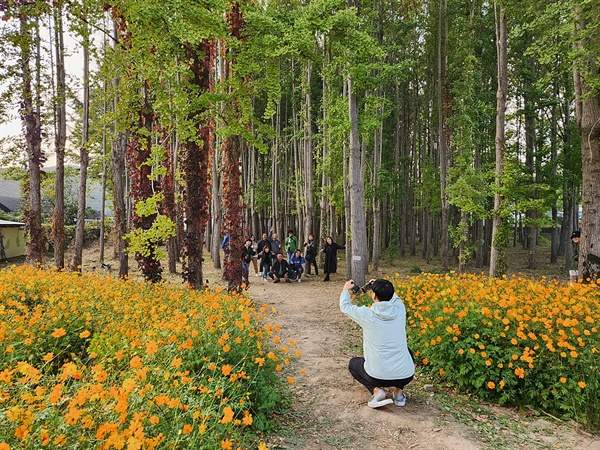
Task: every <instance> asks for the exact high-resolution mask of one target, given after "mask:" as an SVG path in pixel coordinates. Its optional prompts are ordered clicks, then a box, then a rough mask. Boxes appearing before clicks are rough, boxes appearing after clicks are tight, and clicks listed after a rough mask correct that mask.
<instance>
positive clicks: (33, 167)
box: [19, 14, 46, 264]
mask: <svg viewBox="0 0 600 450" xmlns="http://www.w3.org/2000/svg"><path fill="white" fill-rule="evenodd" d="M19 20H20V24H19V25H20V33H21V36H20V37H21V42H20V45H21V49H20V50H21V55H20V56H21V83H22V84H21V91H22V94H21V95H22V98H21V109H20V112H21V120H22V122H23V128H24V130H25V145H26V147H27V160H28V168H29V186H28V189H29V205H28V208H27V211H26V213H25V222H26V230H27V234H28V236H29V240H28V242H27V261H28V262H30V263H33V264H43V262H44V252H45V249H44V235H43V233H42V196H41V167H42V165H43V164H44V161H45V160H46V159H45V157H44V154H43V152H42V118H41V111H40V100H39V89H40V85H39V82H38V81H37V80H39V76H36V82H35V85H34V86H35V87H34V86H32V84H33V83H34V80H33V74H32V70H31V58H32V57H33V55H32V49H31V46H32V44H33V43H34V42H36V41H37V43H38V46H39V42H40V41H39V35H38V34H39V32H38V24H37V22H33V23H32V22H31V21H30V20H29V18H28V17H27V15H26V14H21V15H20V16H19ZM32 30H33V31H35V33H36V36H37V39H34V37H33V36H32V35H31V34H32ZM37 55H38V56H37V57H36V58H35V71H36V73H38V72H39V71H40V64H41V61H40V60H39V49H38V50H37Z"/></svg>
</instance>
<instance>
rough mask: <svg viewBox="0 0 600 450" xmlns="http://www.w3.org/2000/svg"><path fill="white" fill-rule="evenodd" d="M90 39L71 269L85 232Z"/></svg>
mask: <svg viewBox="0 0 600 450" xmlns="http://www.w3.org/2000/svg"><path fill="white" fill-rule="evenodd" d="M89 46H90V41H89V37H88V36H87V35H86V36H85V37H84V42H83V119H82V125H81V149H80V152H79V192H78V195H77V225H76V228H75V251H74V253H73V261H72V262H71V270H75V271H81V266H82V263H83V237H84V234H85V206H86V205H85V196H86V193H87V172H88V163H89V150H88V134H89V126H90V119H89V118H90V51H89Z"/></svg>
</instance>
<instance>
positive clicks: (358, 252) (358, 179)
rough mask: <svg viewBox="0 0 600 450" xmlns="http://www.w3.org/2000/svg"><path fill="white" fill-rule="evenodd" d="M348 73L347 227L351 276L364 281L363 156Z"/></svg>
mask: <svg viewBox="0 0 600 450" xmlns="http://www.w3.org/2000/svg"><path fill="white" fill-rule="evenodd" d="M353 89H354V87H353V83H352V76H350V77H349V78H348V114H349V120H350V144H349V167H348V169H349V186H348V187H349V190H350V227H351V233H352V241H351V242H352V277H353V279H354V281H355V282H356V283H358V284H360V285H363V284H364V283H365V277H366V274H367V270H366V268H367V264H368V251H367V220H366V212H365V185H364V164H363V163H364V159H363V157H362V156H363V155H362V153H363V152H362V149H361V146H360V136H359V134H358V101H357V95H356V92H354V90H353Z"/></svg>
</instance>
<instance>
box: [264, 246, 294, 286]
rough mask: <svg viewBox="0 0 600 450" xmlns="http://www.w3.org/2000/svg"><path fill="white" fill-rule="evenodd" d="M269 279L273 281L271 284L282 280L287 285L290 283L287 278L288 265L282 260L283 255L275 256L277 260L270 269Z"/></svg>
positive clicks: (288, 273) (288, 275)
mask: <svg viewBox="0 0 600 450" xmlns="http://www.w3.org/2000/svg"><path fill="white" fill-rule="evenodd" d="M269 277H270V278H272V279H273V283H279V282H280V281H281V280H282V279H284V280H285V281H286V282H287V283H291V281H290V278H289V277H290V265H289V264H288V262H287V261H286V260H285V259H283V253H278V254H277V260H276V261H275V262H274V263H273V267H271V271H270V272H269Z"/></svg>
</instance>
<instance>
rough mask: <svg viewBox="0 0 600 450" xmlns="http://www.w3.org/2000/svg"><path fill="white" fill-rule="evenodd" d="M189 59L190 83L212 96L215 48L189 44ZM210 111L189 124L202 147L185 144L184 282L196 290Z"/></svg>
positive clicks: (204, 216) (200, 277)
mask: <svg viewBox="0 0 600 450" xmlns="http://www.w3.org/2000/svg"><path fill="white" fill-rule="evenodd" d="M185 51H186V56H187V58H188V61H189V64H190V70H191V72H192V76H193V78H192V79H191V80H190V81H189V82H190V83H191V84H192V85H193V86H195V87H197V89H198V92H199V93H200V94H202V93H206V92H212V90H213V78H212V69H213V65H214V60H215V44H214V42H213V41H212V40H204V41H203V42H202V44H201V46H200V48H199V49H196V48H194V47H192V45H191V44H189V43H188V44H185ZM203 113H206V111H202V110H196V111H191V112H190V114H189V117H188V120H189V121H190V122H192V123H197V124H198V128H199V130H200V136H199V137H200V141H201V143H202V145H199V144H198V142H197V140H196V139H195V138H194V137H192V138H188V139H187V140H186V141H185V142H184V143H183V149H184V154H183V158H182V169H183V171H184V182H185V199H184V202H185V232H184V239H183V247H184V250H183V255H184V263H183V279H184V280H185V281H186V282H187V283H188V284H189V285H190V286H191V287H193V288H195V289H199V288H202V287H203V281H204V280H203V271H202V252H203V249H204V233H205V231H206V224H207V222H208V210H209V201H210V196H209V192H210V191H209V189H210V182H209V174H208V164H209V160H210V155H211V153H212V152H213V139H214V137H213V127H214V126H213V122H212V120H210V119H208V118H206V117H203V118H201V115H202V114H203Z"/></svg>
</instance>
